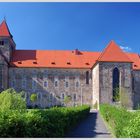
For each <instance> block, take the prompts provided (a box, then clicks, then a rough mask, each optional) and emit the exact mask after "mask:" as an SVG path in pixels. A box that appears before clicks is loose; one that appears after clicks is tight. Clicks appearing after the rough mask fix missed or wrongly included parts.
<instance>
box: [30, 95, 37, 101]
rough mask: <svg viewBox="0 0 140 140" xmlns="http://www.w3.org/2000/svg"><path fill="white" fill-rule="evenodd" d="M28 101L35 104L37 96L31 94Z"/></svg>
mask: <svg viewBox="0 0 140 140" xmlns="http://www.w3.org/2000/svg"><path fill="white" fill-rule="evenodd" d="M30 100H31V101H32V102H36V101H37V95H36V94H35V93H32V94H31V96H30Z"/></svg>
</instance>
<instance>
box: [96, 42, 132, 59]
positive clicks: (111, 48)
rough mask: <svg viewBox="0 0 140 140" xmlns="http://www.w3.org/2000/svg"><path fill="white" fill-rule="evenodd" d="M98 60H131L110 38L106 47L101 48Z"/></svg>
mask: <svg viewBox="0 0 140 140" xmlns="http://www.w3.org/2000/svg"><path fill="white" fill-rule="evenodd" d="M115 51H116V52H115ZM116 53H117V54H118V55H117V54H116ZM113 54H114V55H113ZM121 59H122V60H121ZM98 61H107V62H111V61H112V62H114V61H115V62H117V61H118V62H119V61H122V62H131V59H130V58H129V57H128V56H127V55H126V53H125V52H123V51H122V49H121V48H120V47H119V46H118V45H117V44H116V43H115V41H113V40H111V41H110V43H109V44H108V45H107V46H106V48H105V49H104V50H103V52H102V53H101V55H100V56H99V57H98V59H97V62H98Z"/></svg>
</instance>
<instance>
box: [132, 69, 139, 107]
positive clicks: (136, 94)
mask: <svg viewBox="0 0 140 140" xmlns="http://www.w3.org/2000/svg"><path fill="white" fill-rule="evenodd" d="M132 91H133V97H134V98H133V102H134V108H138V107H139V106H140V71H139V70H135V71H133V78H132Z"/></svg>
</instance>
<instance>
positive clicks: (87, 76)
mask: <svg viewBox="0 0 140 140" xmlns="http://www.w3.org/2000/svg"><path fill="white" fill-rule="evenodd" d="M86 84H89V71H87V72H86Z"/></svg>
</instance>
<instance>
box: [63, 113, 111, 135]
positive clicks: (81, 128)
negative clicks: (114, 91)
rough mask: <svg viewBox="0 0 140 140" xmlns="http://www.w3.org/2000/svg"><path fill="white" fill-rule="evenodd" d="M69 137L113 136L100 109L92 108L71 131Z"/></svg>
mask: <svg viewBox="0 0 140 140" xmlns="http://www.w3.org/2000/svg"><path fill="white" fill-rule="evenodd" d="M66 137H67V138H111V137H112V135H111V133H110V132H109V131H108V129H107V128H106V126H105V124H104V122H103V120H102V118H101V116H100V114H99V113H98V111H95V110H91V111H90V114H89V116H88V117H87V118H86V119H85V120H83V121H82V122H81V123H80V124H79V125H78V126H77V127H76V128H74V129H73V130H72V131H71V132H69V133H68V134H67V136H66Z"/></svg>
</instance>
